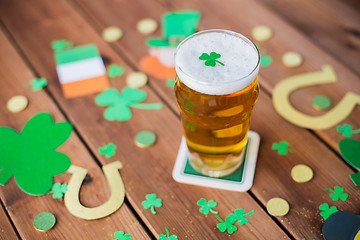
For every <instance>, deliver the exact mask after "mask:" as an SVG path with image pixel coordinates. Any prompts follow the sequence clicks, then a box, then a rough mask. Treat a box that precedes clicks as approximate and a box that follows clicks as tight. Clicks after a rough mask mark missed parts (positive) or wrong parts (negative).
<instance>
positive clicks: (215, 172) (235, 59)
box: [174, 29, 260, 177]
mask: <svg viewBox="0 0 360 240" xmlns="http://www.w3.org/2000/svg"><path fill="white" fill-rule="evenodd" d="M259 63H260V55H259V52H258V50H257V47H256V46H255V45H254V43H252V42H251V41H250V40H249V39H247V38H246V37H244V36H243V35H241V34H239V33H235V32H232V31H228V30H219V29H213V30H206V31H201V32H198V33H195V34H193V35H191V36H189V37H188V38H186V39H185V40H183V41H182V42H181V43H180V44H179V46H178V47H177V49H176V53H175V69H176V74H177V77H176V82H175V86H174V90H175V95H176V100H177V103H178V105H179V108H180V114H181V122H182V126H183V130H184V135H185V139H186V144H187V147H188V149H189V162H190V164H191V166H192V167H193V168H194V169H195V170H196V171H198V172H199V173H201V174H203V175H206V176H211V177H222V176H226V175H229V174H231V173H233V172H234V171H236V170H237V169H238V168H239V167H240V165H241V164H242V159H243V154H244V148H245V146H246V144H247V133H248V131H249V124H250V118H251V113H252V109H253V107H254V105H255V103H256V101H257V98H258V95H259V85H258V78H257V76H258V72H259Z"/></svg>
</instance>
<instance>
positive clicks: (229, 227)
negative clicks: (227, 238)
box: [216, 215, 237, 234]
mask: <svg viewBox="0 0 360 240" xmlns="http://www.w3.org/2000/svg"><path fill="white" fill-rule="evenodd" d="M216 218H217V219H218V220H219V221H220V223H218V224H217V225H216V227H217V228H218V229H219V230H220V231H221V232H225V231H227V232H228V233H229V234H232V233H234V232H235V231H236V230H237V227H236V226H234V223H235V222H236V219H235V218H233V217H231V216H229V217H227V218H225V221H223V220H222V219H221V218H220V217H219V216H218V215H216Z"/></svg>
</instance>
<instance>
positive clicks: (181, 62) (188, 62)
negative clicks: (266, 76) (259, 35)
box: [175, 29, 260, 95]
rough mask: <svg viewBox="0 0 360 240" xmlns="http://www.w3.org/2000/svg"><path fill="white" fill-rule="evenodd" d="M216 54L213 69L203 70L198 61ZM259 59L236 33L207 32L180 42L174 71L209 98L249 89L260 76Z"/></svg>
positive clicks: (202, 63)
mask: <svg viewBox="0 0 360 240" xmlns="http://www.w3.org/2000/svg"><path fill="white" fill-rule="evenodd" d="M211 52H216V53H219V54H220V55H221V57H220V58H218V59H216V60H218V61H220V62H222V63H224V66H222V65H221V64H220V63H217V62H216V65H215V67H212V66H206V65H205V61H204V60H200V59H199V57H200V56H201V55H202V54H203V53H207V54H210V53H211ZM259 62H260V56H259V53H258V50H257V49H256V46H255V45H254V44H253V43H252V42H251V41H250V40H249V39H247V38H246V37H244V36H243V35H241V34H239V33H235V32H232V31H227V30H217V29H213V30H206V31H201V32H198V33H195V34H193V35H191V36H190V37H188V38H186V39H185V40H184V41H182V42H181V43H180V44H179V46H178V47H177V49H176V53H175V69H176V73H177V75H178V77H179V78H180V80H181V81H182V82H183V83H184V84H185V85H186V86H188V87H189V88H191V89H193V90H195V91H197V92H201V93H205V94H208V95H225V94H230V93H234V92H238V91H240V90H242V89H244V88H246V87H247V86H249V85H250V84H251V83H252V82H253V81H254V80H255V78H256V77H257V74H258V72H259Z"/></svg>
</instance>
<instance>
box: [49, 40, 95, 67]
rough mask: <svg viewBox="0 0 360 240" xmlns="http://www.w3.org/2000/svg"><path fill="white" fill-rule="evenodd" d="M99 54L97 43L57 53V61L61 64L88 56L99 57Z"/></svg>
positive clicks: (57, 63)
mask: <svg viewBox="0 0 360 240" xmlns="http://www.w3.org/2000/svg"><path fill="white" fill-rule="evenodd" d="M99 55H100V54H99V51H98V49H97V46H96V45H95V44H89V45H85V46H81V47H76V48H72V49H69V50H65V51H62V52H58V53H55V61H56V65H60V64H65V63H70V62H76V61H80V60H84V59H88V58H93V57H98V56H99Z"/></svg>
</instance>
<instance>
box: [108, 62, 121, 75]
mask: <svg viewBox="0 0 360 240" xmlns="http://www.w3.org/2000/svg"><path fill="white" fill-rule="evenodd" d="M124 72H125V70H124V67H122V66H120V65H117V64H111V65H110V66H109V68H108V70H107V75H108V76H109V77H111V78H113V77H117V76H121V75H123V74H124Z"/></svg>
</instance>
